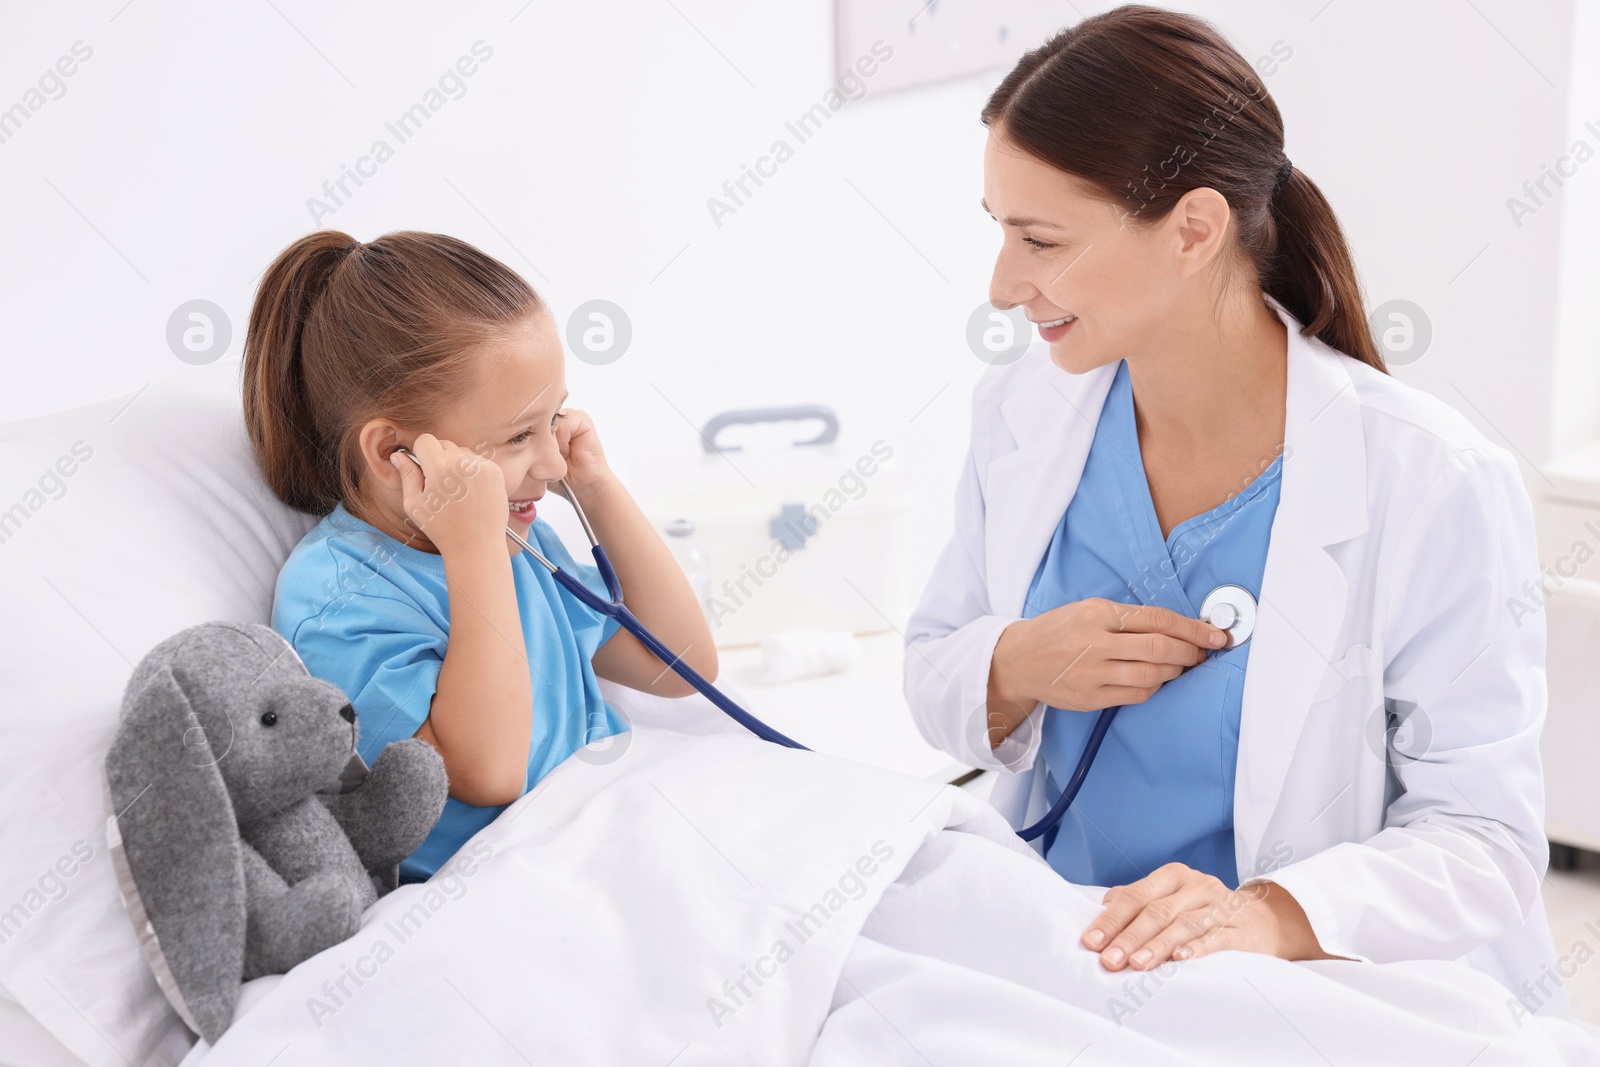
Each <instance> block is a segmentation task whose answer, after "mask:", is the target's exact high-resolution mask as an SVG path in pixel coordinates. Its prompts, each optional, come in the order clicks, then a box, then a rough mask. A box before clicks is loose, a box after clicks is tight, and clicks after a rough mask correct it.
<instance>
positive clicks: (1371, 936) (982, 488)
mask: <svg viewBox="0 0 1600 1067" xmlns="http://www.w3.org/2000/svg"><path fill="white" fill-rule="evenodd" d="M1267 302H1268V304H1269V306H1271V307H1272V308H1273V310H1274V311H1275V312H1277V314H1278V316H1279V318H1280V319H1281V320H1282V321H1283V322H1284V324H1285V325H1286V326H1287V327H1288V331H1289V344H1288V383H1287V400H1286V422H1285V429H1284V445H1285V448H1284V464H1283V480H1282V493H1281V498H1280V502H1279V505H1278V511H1277V515H1276V517H1275V519H1274V521H1273V524H1272V534H1271V541H1270V544H1269V547H1268V549H1267V559H1266V569H1265V572H1264V575H1263V578H1262V595H1261V598H1260V611H1259V616H1258V619H1257V622H1256V628H1255V632H1254V636H1253V637H1252V641H1253V642H1254V645H1253V647H1252V648H1251V651H1250V661H1249V667H1248V671H1247V672H1246V676H1245V683H1244V694H1243V707H1242V710H1241V720H1240V729H1239V757H1238V773H1237V778H1236V782H1235V786H1234V801H1233V820H1234V850H1235V859H1236V861H1237V865H1238V871H1239V875H1240V878H1241V880H1245V881H1249V880H1260V878H1259V876H1261V875H1269V877H1270V880H1272V881H1275V882H1277V883H1279V884H1280V885H1282V886H1283V887H1284V888H1286V889H1287V890H1289V892H1290V893H1292V894H1293V895H1294V898H1295V900H1297V901H1298V902H1299V903H1300V906H1301V907H1302V908H1303V909H1304V910H1305V913H1306V917H1307V918H1308V919H1309V920H1310V923H1311V927H1312V929H1313V930H1314V931H1315V932H1316V935H1317V939H1318V940H1319V941H1320V942H1321V944H1322V947H1323V948H1324V949H1325V950H1326V951H1328V952H1330V953H1333V954H1335V955H1339V956H1348V957H1352V958H1356V959H1361V960H1370V961H1376V962H1386V961H1392V960H1407V959H1454V958H1458V957H1463V956H1465V957H1468V962H1469V963H1472V964H1473V965H1475V966H1478V967H1480V968H1481V969H1483V970H1486V971H1488V972H1490V973H1491V974H1493V975H1494V976H1495V977H1497V978H1499V979H1500V980H1501V981H1502V982H1503V983H1505V984H1506V985H1507V986H1508V988H1510V989H1511V990H1513V991H1514V992H1516V993H1517V994H1518V995H1519V996H1521V997H1522V998H1523V999H1524V1002H1525V1003H1526V1005H1527V1007H1528V1008H1529V1009H1541V1010H1543V1011H1545V1012H1546V1013H1554V1014H1557V1015H1562V1016H1565V1015H1566V1013H1567V1004H1566V999H1565V995H1564V992H1563V991H1562V989H1561V988H1560V984H1559V982H1558V981H1555V980H1553V976H1552V973H1551V972H1552V971H1553V969H1554V953H1553V951H1552V943H1551V938H1550V932H1549V929H1548V926H1547V924H1546V920H1545V915H1544V906H1543V902H1542V898H1541V896H1540V892H1539V884H1540V881H1541V880H1542V878H1543V877H1544V873H1545V867H1546V864H1547V863H1548V860H1549V851H1548V848H1549V846H1548V844H1547V842H1546V839H1545V836H1544V830H1543V821H1544V784H1543V776H1542V771H1541V768H1540V761H1539V732H1540V729H1541V727H1542V724H1543V722H1544V715H1545V698H1546V684H1545V665H1544V658H1545V623H1544V617H1543V615H1542V614H1538V615H1534V616H1529V617H1525V618H1521V619H1520V621H1519V619H1518V618H1517V617H1516V616H1515V615H1514V613H1513V612H1512V611H1510V610H1509V608H1508V600H1510V599H1511V598H1520V597H1521V596H1522V592H1523V590H1522V585H1523V582H1524V581H1525V580H1527V579H1534V580H1537V578H1538V575H1539V567H1538V560H1537V555H1536V551H1535V548H1534V533H1533V518H1532V510H1531V507H1530V505H1529V500H1528V495H1527V491H1526V489H1525V488H1524V486H1523V484H1522V480H1521V476H1520V474H1519V471H1518V468H1517V464H1516V462H1515V460H1513V459H1512V457H1511V455H1510V453H1508V452H1507V451H1506V450H1505V449H1503V448H1501V447H1499V446H1497V445H1495V444H1493V443H1491V442H1490V441H1488V440H1486V439H1485V438H1484V436H1483V435H1482V434H1480V433H1479V432H1478V431H1477V430H1476V429H1474V428H1473V426H1472V425H1471V423H1469V422H1468V421H1467V420H1466V419H1465V418H1464V417H1462V416H1461V415H1460V414H1459V413H1458V412H1456V411H1455V410H1453V409H1452V408H1450V407H1449V406H1448V405H1446V404H1445V403H1443V402H1442V401H1440V400H1438V399H1436V398H1434V397H1433V396H1431V395H1429V394H1427V393H1425V392H1423V391H1421V390H1419V389H1415V388H1412V387H1410V386H1407V385H1404V384H1403V383H1401V382H1400V381H1398V380H1396V379H1395V378H1393V377H1390V376H1388V375H1385V374H1382V373H1380V372H1379V371H1377V370H1374V369H1373V368H1371V367H1368V366H1367V365H1366V364H1363V363H1361V362H1360V361H1359V360H1356V359H1353V358H1351V357H1349V356H1347V355H1345V354H1343V353H1341V352H1337V351H1335V350H1334V349H1332V348H1330V347H1328V346H1327V345H1326V344H1324V343H1323V342H1321V341H1319V340H1317V339H1315V338H1308V337H1304V336H1302V335H1301V334H1300V332H1299V330H1300V325H1301V324H1300V323H1299V322H1298V321H1297V320H1296V319H1295V318H1294V317H1293V316H1292V315H1290V314H1289V312H1288V311H1287V309H1285V308H1284V307H1283V305H1282V304H1280V303H1279V302H1278V301H1276V300H1274V299H1272V298H1271V297H1268V298H1267ZM1115 371H1116V364H1115V363H1112V364H1108V365H1106V366H1102V367H1097V368H1095V369H1093V370H1090V371H1088V372H1086V373H1083V374H1070V373H1068V372H1066V371H1064V370H1062V369H1061V368H1059V367H1057V366H1056V365H1055V364H1054V363H1053V362H1051V360H1050V358H1049V353H1048V347H1047V346H1046V345H1044V344H1043V343H1039V344H1036V345H1034V346H1033V347H1032V348H1030V349H1029V350H1028V352H1027V353H1026V354H1025V355H1024V356H1023V357H1022V358H1021V359H1020V360H1018V361H1017V362H1015V363H1013V364H1010V365H1008V366H1003V367H994V368H991V369H990V370H989V371H988V372H986V373H985V375H984V376H983V378H982V379H981V381H980V382H979V383H978V385H977V387H976V389H975V391H974V395H973V404H972V444H971V450H970V452H969V454H968V458H967V464H966V468H965V470H964V471H963V472H962V475H961V479H960V483H959V485H958V487H957V490H956V502H955V503H956V506H955V534H954V536H953V537H952V538H951V539H950V542H949V544H948V545H947V546H946V547H945V549H944V552H943V554H942V555H941V556H940V558H939V561H938V563H937V564H936V566H935V568H934V572H933V575H932V577H931V578H930V580H929V582H928V586H927V590H926V592H925V593H924V594H923V597H922V600H921V603H920V604H919V605H918V607H917V609H916V612H915V614H914V615H913V616H912V618H911V621H910V624H909V627H908V629H907V634H906V637H907V649H906V657H905V693H906V698H907V700H908V701H909V703H910V706H911V710H912V713H913V715H914V716H915V718H916V721H917V725H918V728H919V729H920V730H921V731H922V734H923V736H924V737H926V738H927V739H928V741H929V742H930V743H931V744H934V745H937V746H938V747H939V748H941V749H943V750H944V751H946V752H948V753H950V754H951V755H953V756H955V757H956V758H958V759H961V760H963V761H965V762H967V763H969V764H972V765H976V766H982V767H987V768H992V769H994V770H996V771H997V773H998V775H999V777H998V780H997V781H996V783H995V786H994V792H993V797H992V799H993V803H994V804H995V806H996V807H998V808H999V809H1000V811H1001V812H1002V813H1003V814H1004V815H1005V816H1006V817H1007V818H1008V819H1010V821H1011V823H1012V825H1013V826H1018V827H1020V826H1023V825H1027V824H1031V823H1033V822H1034V821H1036V820H1037V819H1038V818H1040V817H1041V816H1042V815H1043V813H1044V810H1045V803H1044V789H1043V779H1044V776H1043V775H1042V774H1038V773H1036V771H1037V768H1038V762H1037V760H1038V751H1039V741H1040V737H1041V728H1042V719H1043V716H1044V714H1045V708H1044V705H1042V704H1040V705H1038V706H1036V707H1035V708H1034V710H1033V712H1032V713H1031V714H1030V715H1029V717H1028V719H1027V720H1026V721H1025V722H1024V723H1023V724H1022V725H1021V726H1019V727H1018V729H1017V731H1016V732H1015V733H1013V734H1012V735H1011V737H1010V738H1008V739H1007V740H1006V741H1005V742H1004V743H1002V744H1001V746H1000V747H999V749H998V750H997V751H995V752H991V751H990V750H989V746H988V743H987V740H986V738H985V733H984V730H985V718H984V715H985V704H984V702H985V699H986V696H987V685H988V675H989V662H990V657H991V656H992V654H993V651H994V645H995V641H996V640H997V639H998V638H999V636H1000V632H1001V631H1002V630H1003V629H1004V628H1005V627H1006V626H1007V625H1009V624H1010V623H1011V622H1013V621H1014V620H1016V619H1018V618H1019V617H1020V616H1021V614H1022V603H1023V598H1024V597H1025V595H1026V594H1027V590H1028V586H1029V585H1030V583H1031V581H1032V579H1033V575H1034V572H1035V570H1036V569H1037V568H1038V565H1039V561H1040V559H1041V558H1042V557H1043V555H1044V552H1045V548H1046V546H1047V545H1048V543H1049V541H1050V539H1051V537H1052V536H1053V534H1054V533H1055V530H1056V527H1057V525H1058V524H1059V522H1060V521H1061V516H1062V514H1063V513H1064V512H1065V510H1066V508H1067V504H1068V503H1069V502H1070V501H1071V500H1072V496H1073V493H1074V492H1075V490H1076V489H1077V484H1078V479H1079V477H1080V475H1081V474H1082V471H1083V465H1084V460H1085V458H1086V457H1087V455H1088V451H1089V445H1090V442H1091V440H1092V439H1093V436H1094V430H1095V425H1096V423H1097V421H1098V419H1099V414H1100V409H1101V406H1102V404H1103V403H1104V401H1105V397H1106V393H1107V392H1108V391H1109V389H1110V386H1111V380H1112V377H1113V375H1114V373H1115ZM1386 704H1387V705H1388V707H1390V708H1391V709H1393V710H1396V711H1398V712H1400V713H1401V714H1402V715H1403V716H1404V717H1405V718H1406V719H1407V720H1408V721H1407V722H1406V724H1405V726H1403V727H1402V728H1401V729H1402V732H1401V733H1400V735H1399V737H1400V739H1401V740H1400V743H1399V745H1398V747H1399V748H1400V749H1401V750H1402V751H1403V752H1406V753H1407V754H1408V755H1409V756H1411V757H1417V758H1415V759H1410V758H1407V757H1404V756H1395V755H1393V754H1392V750H1393V748H1394V747H1396V746H1394V745H1391V744H1389V743H1386V724H1385V710H1384V709H1385V707H1386ZM1413 707H1415V708H1416V709H1417V710H1416V711H1412V710H1411V709H1412V708H1413ZM1129 713H1131V714H1132V715H1133V716H1135V717H1136V716H1137V715H1138V710H1137V707H1132V708H1130V709H1129ZM1124 717H1125V718H1126V714H1125V716H1124ZM1129 721H1137V720H1136V718H1135V719H1132V720H1129ZM1405 730H1411V731H1417V730H1422V731H1425V734H1423V735H1417V734H1413V736H1411V737H1407V735H1406V733H1405V732H1404V731H1405ZM1391 763H1392V764H1393V766H1392V767H1391ZM1034 847H1035V848H1038V843H1037V842H1035V846H1034ZM1253 876H1254V877H1253ZM1541 979H1543V985H1542V987H1541V986H1540V980H1541ZM1525 981H1526V982H1529V983H1532V991H1531V992H1530V991H1529V990H1528V989H1526V988H1524V987H1523V983H1524V982H1525ZM1508 1010H1510V1005H1509V1003H1508Z"/></svg>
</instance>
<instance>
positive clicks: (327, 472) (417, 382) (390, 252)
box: [243, 230, 544, 515]
mask: <svg viewBox="0 0 1600 1067" xmlns="http://www.w3.org/2000/svg"><path fill="white" fill-rule="evenodd" d="M543 309H544V303H543V301H541V300H540V299H539V296H538V294H537V293H535V292H534V291H533V289H532V287H531V286H529V285H528V283H527V282H526V281H524V280H523V279H522V278H521V277H520V276H519V275H518V274H517V273H516V272H515V271H513V270H511V269H510V268H508V267H506V266H505V265H504V264H502V263H500V262H499V261H497V260H495V259H494V258H493V257H491V256H488V255H485V254H484V253H483V252H481V251H479V250H478V249H476V248H474V247H472V246H471V245H469V244H467V243H466V242H465V241H459V240H457V239H456V238H454V237H446V236H444V235H443V234H437V233H420V232H417V231H413V230H404V231H399V232H396V233H388V234H384V235H383V236H382V237H379V238H378V239H377V240H375V241H372V242H370V243H368V244H362V243H361V242H360V241H357V240H356V239H355V238H353V237H351V236H349V235H348V234H343V233H339V232H337V231H335V230H318V231H316V232H315V233H310V234H307V235H306V236H304V237H302V238H300V239H299V240H298V241H296V242H294V243H293V244H291V245H290V246H289V247H288V248H286V249H284V250H283V251H282V252H281V253H279V254H278V258H277V259H275V260H273V262H272V265H271V266H270V267H268V268H267V271H266V274H265V275H264V276H263V277H262V279H261V288H260V289H259V290H257V292H256V300H255V305H254V307H252V308H251V310H250V330H249V333H248V334H247V335H246V336H245V343H244V368H243V376H244V383H243V388H244V419H245V427H246V429H247V430H248V431H249V434H250V443H251V445H252V447H253V448H254V449H255V455H256V462H257V463H258V464H259V465H260V467H261V471H262V474H263V475H265V477H266V481H267V484H268V485H269V486H271V487H272V491H273V492H274V493H275V494H277V496H278V499H280V500H282V501H283V502H284V503H285V504H288V505H289V506H290V507H292V508H296V509H298V510H300V511H304V512H309V513H310V514H313V515H326V514H327V513H328V512H330V511H332V510H333V508H334V506H335V505H337V504H339V503H340V502H341V501H343V502H344V503H345V505H346V507H349V506H350V504H351V502H352V501H353V500H355V499H356V492H357V488H358V486H359V484H360V470H361V457H360V446H359V443H358V441H357V435H358V434H359V433H360V430H361V427H362V426H363V425H365V424H366V422H367V421H368V420H369V419H372V418H376V417H379V416H382V417H384V418H388V419H393V420H394V421H395V422H397V423H400V424H401V425H405V426H418V427H423V426H427V425H428V424H429V423H431V422H433V421H434V420H435V419H436V418H437V417H438V415H439V414H440V413H441V412H443V411H444V410H445V409H446V408H448V407H450V406H451V405H453V404H455V403H456V402H458V401H459V400H461V399H462V398H464V397H465V396H466V395H467V394H468V393H469V392H471V390H472V388H473V387H474V385H475V384H476V381H477V374H478V367H477V366H476V364H475V363H474V361H472V360H470V359H464V358H462V356H463V354H464V353H466V352H467V350H468V349H471V348H473V347H475V346H477V345H480V344H483V343H484V342H488V341H495V340H499V339H501V338H503V337H505V336H506V335H507V334H509V333H512V332H513V331H515V330H516V329H517V328H518V327H519V326H520V325H521V324H522V323H523V322H525V321H526V320H527V319H528V318H529V317H531V316H533V315H534V314H536V313H538V312H540V311H542V310H543Z"/></svg>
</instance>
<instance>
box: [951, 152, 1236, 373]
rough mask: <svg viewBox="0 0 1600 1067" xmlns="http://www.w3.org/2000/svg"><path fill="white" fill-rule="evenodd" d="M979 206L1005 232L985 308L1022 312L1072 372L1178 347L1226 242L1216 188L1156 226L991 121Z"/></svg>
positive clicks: (1225, 216) (1226, 212)
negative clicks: (1041, 156) (1024, 146)
mask: <svg viewBox="0 0 1600 1067" xmlns="http://www.w3.org/2000/svg"><path fill="white" fill-rule="evenodd" d="M983 208H984V210H985V211H987V212H988V213H989V214H990V215H991V216H993V217H994V218H995V219H996V220H997V221H998V222H999V223H1000V226H1001V229H1002V230H1003V232H1004V243H1003V244H1002V246H1001V249H1000V254H999V256H998V257H997V258H996V260H995V265H994V276H993V278H992V279H991V281H990V284H989V301H990V303H992V304H994V306H995V307H997V308H1000V309H1001V310H1009V309H1010V308H1013V307H1018V306H1020V307H1021V308H1022V310H1023V311H1024V313H1025V314H1026V315H1027V316H1028V318H1029V319H1030V320H1032V321H1033V322H1034V324H1035V325H1036V326H1037V327H1038V329H1039V335H1040V337H1042V338H1043V339H1044V340H1046V341H1048V342H1049V343H1050V358H1051V359H1052V360H1054V361H1055V363H1056V365H1057V366H1059V367H1061V368H1062V369H1063V370H1066V371H1070V372H1072V373H1074V374H1081V373H1083V372H1084V371H1088V370H1091V369H1093V368H1095V367H1099V366H1103V365H1105V364H1107V363H1113V362H1115V361H1116V360H1119V359H1123V358H1128V357H1132V358H1137V355H1138V353H1140V352H1142V351H1147V350H1158V349H1160V348H1169V350H1170V346H1173V345H1175V346H1177V347H1180V348H1181V346H1182V341H1183V339H1184V337H1185V335H1186V334H1189V333H1190V332H1191V329H1192V326H1191V324H1192V323H1194V322H1195V321H1196V319H1195V318H1194V316H1195V315H1196V314H1198V313H1201V312H1203V311H1205V309H1206V308H1208V307H1210V306H1213V304H1214V302H1215V299H1216V296H1217V293H1218V292H1219V290H1218V288H1217V287H1216V285H1217V284H1220V282H1221V279H1220V278H1218V277H1216V275H1218V274H1221V273H1222V271H1223V269H1224V268H1225V266H1226V263H1225V261H1226V260H1228V259H1229V256H1228V255H1227V253H1228V251H1229V249H1230V247H1231V245H1232V243H1233V241H1234V238H1233V237H1232V234H1231V231H1230V228H1229V221H1230V209H1229V207H1228V203H1227V201H1226V200H1225V199H1224V198H1223V197H1222V196H1221V194H1219V193H1217V192H1216V191H1214V190H1212V189H1194V190H1191V191H1190V192H1188V193H1187V194H1185V195H1184V196H1183V198H1181V199H1180V200H1179V201H1178V203H1177V205H1176V206H1175V207H1174V208H1173V210H1172V211H1171V212H1170V213H1169V214H1168V215H1167V217H1166V218H1165V219H1162V220H1159V221H1155V220H1142V219H1136V218H1134V217H1133V215H1132V210H1133V206H1132V205H1131V202H1120V203H1113V202H1111V201H1108V200H1106V199H1105V198H1104V196H1103V195H1101V194H1099V193H1098V191H1097V190H1096V189H1095V188H1094V187H1093V186H1091V185H1090V184H1089V183H1088V182H1085V181H1083V180H1081V179H1079V178H1077V177H1075V176H1073V175H1072V174H1069V173H1067V172H1066V171H1063V170H1060V169H1058V168H1056V167H1053V166H1051V165H1050V164H1048V163H1045V162H1043V161H1041V160H1039V159H1038V158H1037V157H1035V156H1032V155H1030V154H1028V153H1027V152H1026V151H1024V150H1023V149H1022V148H1020V147H1018V146H1017V145H1016V144H1015V142H1013V141H1011V140H1009V139H1008V138H1007V137H1006V133H1005V128H1004V126H1003V125H1002V124H999V123H997V124H995V125H994V126H993V127H991V129H990V133H989V142H988V145H987V147H986V148H985V150H984V158H983ZM1207 268H1212V269H1207ZM1251 273H1252V274H1253V271H1252V272H1251ZM1214 283H1215V284H1214Z"/></svg>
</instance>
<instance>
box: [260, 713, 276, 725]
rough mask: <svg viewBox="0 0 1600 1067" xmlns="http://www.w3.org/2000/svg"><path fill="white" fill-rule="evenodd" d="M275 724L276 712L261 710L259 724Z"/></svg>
mask: <svg viewBox="0 0 1600 1067" xmlns="http://www.w3.org/2000/svg"><path fill="white" fill-rule="evenodd" d="M277 724H278V713H277V712H275V711H263V712H262V713H261V725H262V726H276V725H277Z"/></svg>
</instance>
